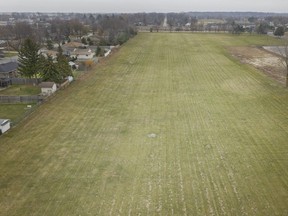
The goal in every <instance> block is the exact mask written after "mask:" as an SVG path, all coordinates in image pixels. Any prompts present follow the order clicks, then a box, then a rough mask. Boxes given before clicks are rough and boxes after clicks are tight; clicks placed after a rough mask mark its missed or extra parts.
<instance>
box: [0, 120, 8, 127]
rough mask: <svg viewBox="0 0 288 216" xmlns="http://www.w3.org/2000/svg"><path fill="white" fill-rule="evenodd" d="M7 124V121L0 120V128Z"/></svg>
mask: <svg viewBox="0 0 288 216" xmlns="http://www.w3.org/2000/svg"><path fill="white" fill-rule="evenodd" d="M7 122H9V119H0V125H1V126H3V125H5V124H6V123H7Z"/></svg>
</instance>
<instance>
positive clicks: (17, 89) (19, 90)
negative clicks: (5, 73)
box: [0, 85, 41, 96]
mask: <svg viewBox="0 0 288 216" xmlns="http://www.w3.org/2000/svg"><path fill="white" fill-rule="evenodd" d="M40 93H41V89H40V87H39V86H33V85H10V86H9V87H7V88H6V89H3V90H1V91H0V95H9V96H14V95H38V94H40Z"/></svg>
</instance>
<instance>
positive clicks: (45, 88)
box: [39, 82, 57, 95]
mask: <svg viewBox="0 0 288 216" xmlns="http://www.w3.org/2000/svg"><path fill="white" fill-rule="evenodd" d="M39 86H40V88H41V93H42V94H43V95H51V94H53V93H54V92H56V90H57V86H56V83H54V82H42V83H40V84H39Z"/></svg>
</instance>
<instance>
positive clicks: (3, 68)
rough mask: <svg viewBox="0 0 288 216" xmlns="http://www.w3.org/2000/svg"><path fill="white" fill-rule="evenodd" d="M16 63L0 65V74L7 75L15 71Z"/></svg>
mask: <svg viewBox="0 0 288 216" xmlns="http://www.w3.org/2000/svg"><path fill="white" fill-rule="evenodd" d="M17 67H18V63H17V62H7V63H3V64H0V73H7V72H11V71H15V70H17Z"/></svg>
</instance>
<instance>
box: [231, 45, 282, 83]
mask: <svg viewBox="0 0 288 216" xmlns="http://www.w3.org/2000/svg"><path fill="white" fill-rule="evenodd" d="M228 51H229V53H230V54H231V55H232V56H233V57H235V58H237V59H239V60H240V62H242V63H244V64H250V65H252V66H254V67H255V68H257V69H259V70H260V71H262V72H263V73H265V74H266V75H267V76H269V77H271V78H273V79H275V80H277V81H278V82H280V83H282V84H284V83H285V67H284V65H283V62H281V61H283V60H282V59H281V58H280V57H279V56H278V55H276V54H273V53H271V52H268V51H266V50H265V49H263V48H259V47H230V48H228Z"/></svg>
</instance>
